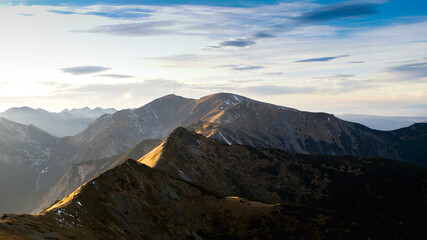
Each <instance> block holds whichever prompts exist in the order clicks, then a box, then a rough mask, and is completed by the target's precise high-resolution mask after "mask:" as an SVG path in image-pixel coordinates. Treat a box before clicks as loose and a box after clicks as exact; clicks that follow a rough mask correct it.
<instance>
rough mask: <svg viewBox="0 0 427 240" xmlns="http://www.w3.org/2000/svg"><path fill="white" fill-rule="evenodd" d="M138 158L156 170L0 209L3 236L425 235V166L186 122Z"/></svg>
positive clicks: (133, 165)
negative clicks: (224, 138) (296, 148)
mask: <svg viewBox="0 0 427 240" xmlns="http://www.w3.org/2000/svg"><path fill="white" fill-rule="evenodd" d="M139 162H142V163H145V164H147V165H148V166H152V167H153V168H154V169H152V168H149V167H147V166H145V164H140V163H138V162H136V161H133V160H128V161H125V162H124V163H122V164H121V165H118V166H116V167H115V168H113V169H112V170H108V171H107V172H105V173H103V174H101V175H100V176H98V177H96V178H93V179H92V180H90V181H88V182H87V183H86V184H84V185H83V186H82V187H80V188H79V189H77V190H76V191H75V192H73V193H72V194H70V195H69V196H67V197H66V198H64V199H63V200H61V201H60V202H58V203H56V204H55V205H53V206H51V207H50V208H49V209H47V210H46V211H44V212H43V213H41V214H40V215H3V217H2V220H1V221H0V237H9V238H11V239H49V238H56V239H82V238H85V239H283V238H292V239H324V238H331V239H401V238H406V239H422V237H424V236H425V234H426V230H425V228H424V227H423V226H425V224H426V216H427V215H426V213H427V212H426V208H425V206H426V200H427V170H426V169H424V168H420V167H416V166H413V165H411V164H406V163H402V162H399V161H394V160H388V159H383V158H357V157H350V156H346V157H336V156H335V157H334V156H328V155H303V154H291V153H287V152H285V151H282V150H278V149H267V148H260V147H257V148H255V147H249V146H228V145H226V144H222V143H218V142H216V141H214V140H212V139H208V138H205V137H203V136H201V135H198V134H196V133H194V132H189V131H187V130H185V129H184V128H178V129H176V130H175V131H173V132H172V134H171V135H170V136H169V137H168V138H166V140H165V141H164V142H163V143H162V144H161V145H160V146H159V147H157V148H156V149H154V150H152V151H151V152H150V153H148V154H147V155H145V156H144V157H143V158H141V159H140V160H139ZM231 196H233V197H231ZM242 197H243V198H242ZM245 198H248V199H250V200H246V199H245Z"/></svg>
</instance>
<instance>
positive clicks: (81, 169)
mask: <svg viewBox="0 0 427 240" xmlns="http://www.w3.org/2000/svg"><path fill="white" fill-rule="evenodd" d="M77 168H78V171H79V175H80V179H81V180H82V181H83V179H84V178H85V175H84V173H85V171H84V169H83V167H82V166H78V167H77Z"/></svg>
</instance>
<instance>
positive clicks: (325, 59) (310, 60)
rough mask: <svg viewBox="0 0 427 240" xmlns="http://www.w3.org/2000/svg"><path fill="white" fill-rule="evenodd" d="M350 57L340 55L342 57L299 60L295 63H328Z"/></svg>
mask: <svg viewBox="0 0 427 240" xmlns="http://www.w3.org/2000/svg"><path fill="white" fill-rule="evenodd" d="M348 56H350V55H340V56H335V57H321V58H308V59H302V60H297V61H295V62H298V63H304V62H328V61H331V60H334V59H337V58H343V57H348Z"/></svg>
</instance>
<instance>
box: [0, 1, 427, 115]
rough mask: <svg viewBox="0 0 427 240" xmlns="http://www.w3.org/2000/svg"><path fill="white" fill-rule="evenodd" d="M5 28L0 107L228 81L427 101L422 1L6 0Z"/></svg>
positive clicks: (273, 91)
mask: <svg viewBox="0 0 427 240" xmlns="http://www.w3.org/2000/svg"><path fill="white" fill-rule="evenodd" d="M0 29H1V30H2V38H0V52H2V54H1V55H0V64H1V65H2V66H3V67H2V69H1V70H0V111H2V110H6V109H7V108H9V107H15V106H30V107H41V108H45V109H48V110H51V111H60V110H62V109H64V108H74V107H84V106H89V107H96V106H101V107H115V108H118V109H120V108H129V107H139V106H141V105H143V104H145V103H147V102H148V101H150V100H152V99H154V98H157V97H160V96H162V95H166V94H169V93H175V94H178V95H183V96H186V97H194V98H197V97H201V96H203V95H207V94H211V93H215V92H220V91H224V92H234V93H237V94H242V95H245V96H248V97H252V98H255V99H258V100H261V101H267V102H271V103H275V104H279V105H284V106H288V107H294V108H298V109H301V110H308V111H324V112H331V113H335V114H341V113H363V114H376V115H394V116H426V112H427V108H425V107H424V108H423V107H419V106H425V102H427V31H426V30H425V29H427V2H426V1H421V0H409V1H408V0H407V1H404V0H388V1H387V0H356V1H332V0H330V1H328V0H324V1H309V0H307V1H167V0H164V1H155V2H154V1H31V0H28V1H8V0H0ZM415 106H417V107H415Z"/></svg>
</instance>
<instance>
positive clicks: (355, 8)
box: [295, 1, 378, 23]
mask: <svg viewBox="0 0 427 240" xmlns="http://www.w3.org/2000/svg"><path fill="white" fill-rule="evenodd" d="M377 8H378V3H369V2H368V3H366V2H361V1H349V2H339V3H332V4H328V5H326V6H322V7H320V8H318V9H316V10H314V11H310V12H307V13H303V14H301V16H299V17H297V18H295V19H296V20H297V21H300V22H304V23H313V22H323V21H329V20H335V19H339V18H348V17H359V16H365V15H372V14H375V13H377V12H378V10H377Z"/></svg>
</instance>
